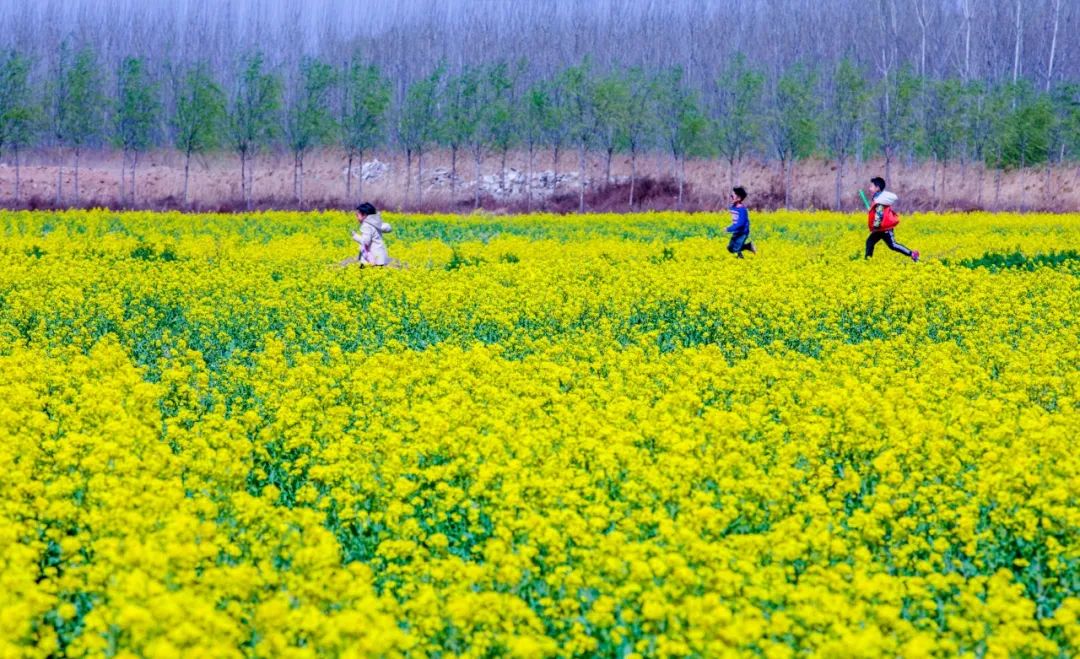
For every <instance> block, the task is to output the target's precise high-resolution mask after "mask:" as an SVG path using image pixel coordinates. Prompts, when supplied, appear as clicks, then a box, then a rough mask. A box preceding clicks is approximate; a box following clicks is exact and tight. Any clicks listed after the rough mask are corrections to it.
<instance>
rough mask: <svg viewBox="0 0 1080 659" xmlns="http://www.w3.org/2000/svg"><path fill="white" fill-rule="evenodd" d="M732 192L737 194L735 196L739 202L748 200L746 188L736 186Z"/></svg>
mask: <svg viewBox="0 0 1080 659" xmlns="http://www.w3.org/2000/svg"><path fill="white" fill-rule="evenodd" d="M731 191H732V192H734V193H735V196H736V197H738V198H739V201H743V200H745V199H746V188H744V187H743V186H741V185H740V186H736V187H734V188H732V189H731Z"/></svg>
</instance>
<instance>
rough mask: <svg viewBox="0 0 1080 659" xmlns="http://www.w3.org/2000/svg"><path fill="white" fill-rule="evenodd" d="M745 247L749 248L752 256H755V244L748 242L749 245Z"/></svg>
mask: <svg viewBox="0 0 1080 659" xmlns="http://www.w3.org/2000/svg"><path fill="white" fill-rule="evenodd" d="M747 247H749V248H750V253H751V254H753V255H754V256H757V245H755V244H754V243H750V244H749V245H747Z"/></svg>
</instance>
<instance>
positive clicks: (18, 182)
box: [15, 147, 22, 204]
mask: <svg viewBox="0 0 1080 659" xmlns="http://www.w3.org/2000/svg"><path fill="white" fill-rule="evenodd" d="M21 183H22V179H21V177H20V172H19V147H15V203H16V204H17V203H19V201H20V199H21V197H22V194H21V191H20V190H19V188H20V186H21Z"/></svg>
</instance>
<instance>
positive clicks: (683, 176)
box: [679, 153, 686, 209]
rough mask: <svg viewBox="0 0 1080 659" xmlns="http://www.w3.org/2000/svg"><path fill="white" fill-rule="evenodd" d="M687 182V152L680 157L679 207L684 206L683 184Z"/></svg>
mask: <svg viewBox="0 0 1080 659" xmlns="http://www.w3.org/2000/svg"><path fill="white" fill-rule="evenodd" d="M685 184H686V154H685V153H684V154H682V155H681V156H680V157H679V208H680V209H681V208H682V207H683V186H684V185H685Z"/></svg>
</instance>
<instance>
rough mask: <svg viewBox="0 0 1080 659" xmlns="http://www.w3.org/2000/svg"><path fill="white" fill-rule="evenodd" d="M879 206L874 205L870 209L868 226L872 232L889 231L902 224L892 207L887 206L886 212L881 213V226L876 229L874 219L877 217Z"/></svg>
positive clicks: (867, 218) (867, 220)
mask: <svg viewBox="0 0 1080 659" xmlns="http://www.w3.org/2000/svg"><path fill="white" fill-rule="evenodd" d="M877 207H878V204H874V205H873V206H871V207H870V212H869V213H868V214H867V216H866V226H867V228H869V229H870V230H871V231H888V230H889V229H892V228H893V227H895V226H896V225H897V224H900V216H899V215H897V214H896V211H894V210H893V208H892V206H885V210H884V211H882V213H881V226H879V227H878V228H876V229H875V228H874V218H875V216H876V215H877Z"/></svg>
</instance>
